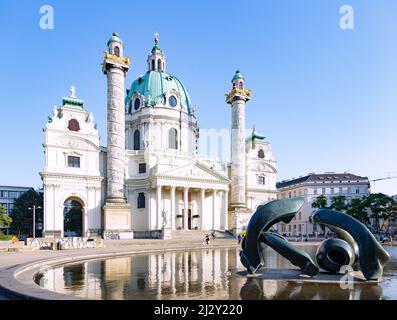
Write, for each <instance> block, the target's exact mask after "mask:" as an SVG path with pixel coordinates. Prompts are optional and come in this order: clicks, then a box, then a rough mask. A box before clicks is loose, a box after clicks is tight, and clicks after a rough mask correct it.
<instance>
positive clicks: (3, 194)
mask: <svg viewBox="0 0 397 320" xmlns="http://www.w3.org/2000/svg"><path fill="white" fill-rule="evenodd" d="M30 189H33V188H30V187H12V186H0V206H3V207H5V208H6V212H7V214H10V213H11V210H12V209H14V201H15V199H17V198H19V197H20V196H21V195H22V194H23V193H24V192H26V191H28V190H30ZM0 229H2V230H3V231H5V233H6V234H8V228H4V227H2V226H0Z"/></svg>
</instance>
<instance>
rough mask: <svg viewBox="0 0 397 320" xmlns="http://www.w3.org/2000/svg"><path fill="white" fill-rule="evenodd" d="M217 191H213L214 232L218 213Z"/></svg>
mask: <svg viewBox="0 0 397 320" xmlns="http://www.w3.org/2000/svg"><path fill="white" fill-rule="evenodd" d="M216 198H217V191H216V190H215V189H213V190H212V230H215V218H216V211H217V199H216Z"/></svg>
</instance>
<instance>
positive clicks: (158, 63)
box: [157, 59, 163, 72]
mask: <svg viewBox="0 0 397 320" xmlns="http://www.w3.org/2000/svg"><path fill="white" fill-rule="evenodd" d="M162 65H163V64H162V63H161V60H160V59H158V60H157V69H158V70H159V71H160V72H161V71H163V68H162Z"/></svg>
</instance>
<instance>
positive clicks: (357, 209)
mask: <svg viewBox="0 0 397 320" xmlns="http://www.w3.org/2000/svg"><path fill="white" fill-rule="evenodd" d="M365 200H366V197H362V198H354V199H352V200H351V201H350V203H349V205H348V206H347V210H346V213H347V214H348V215H350V216H352V217H353V218H356V219H357V220H359V221H361V222H362V223H364V224H368V222H369V215H368V210H367V207H366V206H365Z"/></svg>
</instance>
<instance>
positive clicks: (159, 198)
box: [149, 180, 229, 230]
mask: <svg viewBox="0 0 397 320" xmlns="http://www.w3.org/2000/svg"><path fill="white" fill-rule="evenodd" d="M155 190H156V201H155V202H156V208H155V210H153V212H152V214H151V215H150V216H151V217H152V219H151V221H150V222H149V223H150V227H151V229H152V230H160V229H161V228H162V227H163V226H165V227H167V228H170V229H172V230H226V229H227V214H228V200H227V199H228V192H229V191H228V188H227V187H226V188H225V186H222V185H215V186H213V187H210V188H209V187H208V186H206V187H204V186H201V187H200V186H197V185H195V184H194V183H189V182H188V181H186V184H184V185H182V186H181V185H173V184H169V183H167V182H165V181H161V180H159V181H156V182H155ZM164 212H165V213H166V217H167V218H166V219H165V220H164V218H163V216H164Z"/></svg>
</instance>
